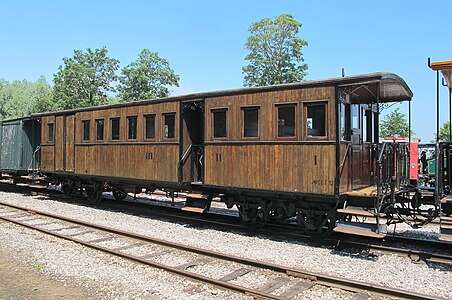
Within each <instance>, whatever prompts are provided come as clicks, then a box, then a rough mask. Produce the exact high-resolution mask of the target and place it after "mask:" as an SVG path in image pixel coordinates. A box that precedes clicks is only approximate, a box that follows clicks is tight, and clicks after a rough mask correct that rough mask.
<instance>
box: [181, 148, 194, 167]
mask: <svg viewBox="0 0 452 300" xmlns="http://www.w3.org/2000/svg"><path fill="white" fill-rule="evenodd" d="M192 147H193V144H190V146H188V148H187V150H185V153H184V155H182V158H181V159H180V160H179V164H182V163H184V162H185V160H187V157H188V154H189V153H191V148H192Z"/></svg>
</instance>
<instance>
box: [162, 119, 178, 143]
mask: <svg viewBox="0 0 452 300" xmlns="http://www.w3.org/2000/svg"><path fill="white" fill-rule="evenodd" d="M163 117H164V124H163V138H165V139H173V138H174V137H175V135H174V132H175V130H174V125H175V123H176V114H174V113H170V114H164V115H163Z"/></svg>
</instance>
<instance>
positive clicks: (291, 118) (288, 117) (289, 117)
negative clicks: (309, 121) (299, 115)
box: [278, 105, 295, 137]
mask: <svg viewBox="0 0 452 300" xmlns="http://www.w3.org/2000/svg"><path fill="white" fill-rule="evenodd" d="M294 136H295V105H290V106H287V105H284V106H279V107H278V137H294Z"/></svg>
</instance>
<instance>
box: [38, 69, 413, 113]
mask: <svg viewBox="0 0 452 300" xmlns="http://www.w3.org/2000/svg"><path fill="white" fill-rule="evenodd" d="M385 78H386V79H388V78H390V79H394V80H396V81H398V82H400V84H401V85H403V86H404V88H405V89H406V91H407V92H408V93H409V95H410V99H411V97H412V96H413V93H412V92H411V90H410V88H409V87H408V85H407V84H406V82H405V81H404V80H403V79H402V78H401V77H400V76H398V75H397V74H394V73H389V72H376V73H369V74H362V75H354V76H345V77H335V78H327V79H320V80H309V81H302V82H296V83H286V84H278V85H270V86H259V87H245V88H237V89H229V90H220V91H210V92H200V93H192V94H186V95H180V96H169V97H165V98H157V99H145V100H139V101H134V102H125V103H117V104H109V105H100V106H91V107H82V108H75V109H69V110H62V111H54V112H44V113H37V114H32V115H31V116H30V117H33V118H37V117H43V116H50V115H66V114H74V113H77V112H83V111H89V110H101V109H109V108H121V107H127V106H138V105H143V104H147V103H162V102H171V101H186V100H196V99H204V98H212V97H221V96H229V95H231V96H232V95H240V94H253V93H260V92H270V91H280V90H292V89H298V88H309V87H323V86H332V87H334V86H340V85H342V84H350V83H356V84H359V83H360V82H366V81H371V80H377V81H381V80H383V79H385ZM410 99H407V100H410Z"/></svg>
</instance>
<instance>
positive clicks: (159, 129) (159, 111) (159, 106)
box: [75, 102, 179, 182]
mask: <svg viewBox="0 0 452 300" xmlns="http://www.w3.org/2000/svg"><path fill="white" fill-rule="evenodd" d="M166 113H175V115H176V119H175V137H174V138H172V139H165V138H164V137H163V126H164V117H163V114H166ZM149 114H155V116H156V118H155V139H152V140H146V139H145V118H144V116H146V115H149ZM131 116H136V117H137V138H136V139H132V140H130V139H129V138H128V118H127V117H131ZM117 117H119V118H120V126H119V128H120V132H119V134H120V137H119V140H112V138H111V119H112V118H117ZM98 119H103V120H104V139H103V140H101V141H97V140H96V133H97V132H96V120H98ZM76 120H77V121H76V129H75V157H76V163H75V173H76V174H89V175H98V176H112V177H122V178H130V179H145V180H156V181H170V182H177V179H178V178H177V163H178V161H179V143H178V141H179V102H169V103H156V104H152V103H149V104H145V105H139V106H131V107H124V108H108V109H103V110H94V111H86V112H80V113H78V114H77V116H76ZM83 120H90V122H91V126H90V141H83V124H82V122H83ZM151 154H152V159H151V158H150V155H151Z"/></svg>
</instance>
